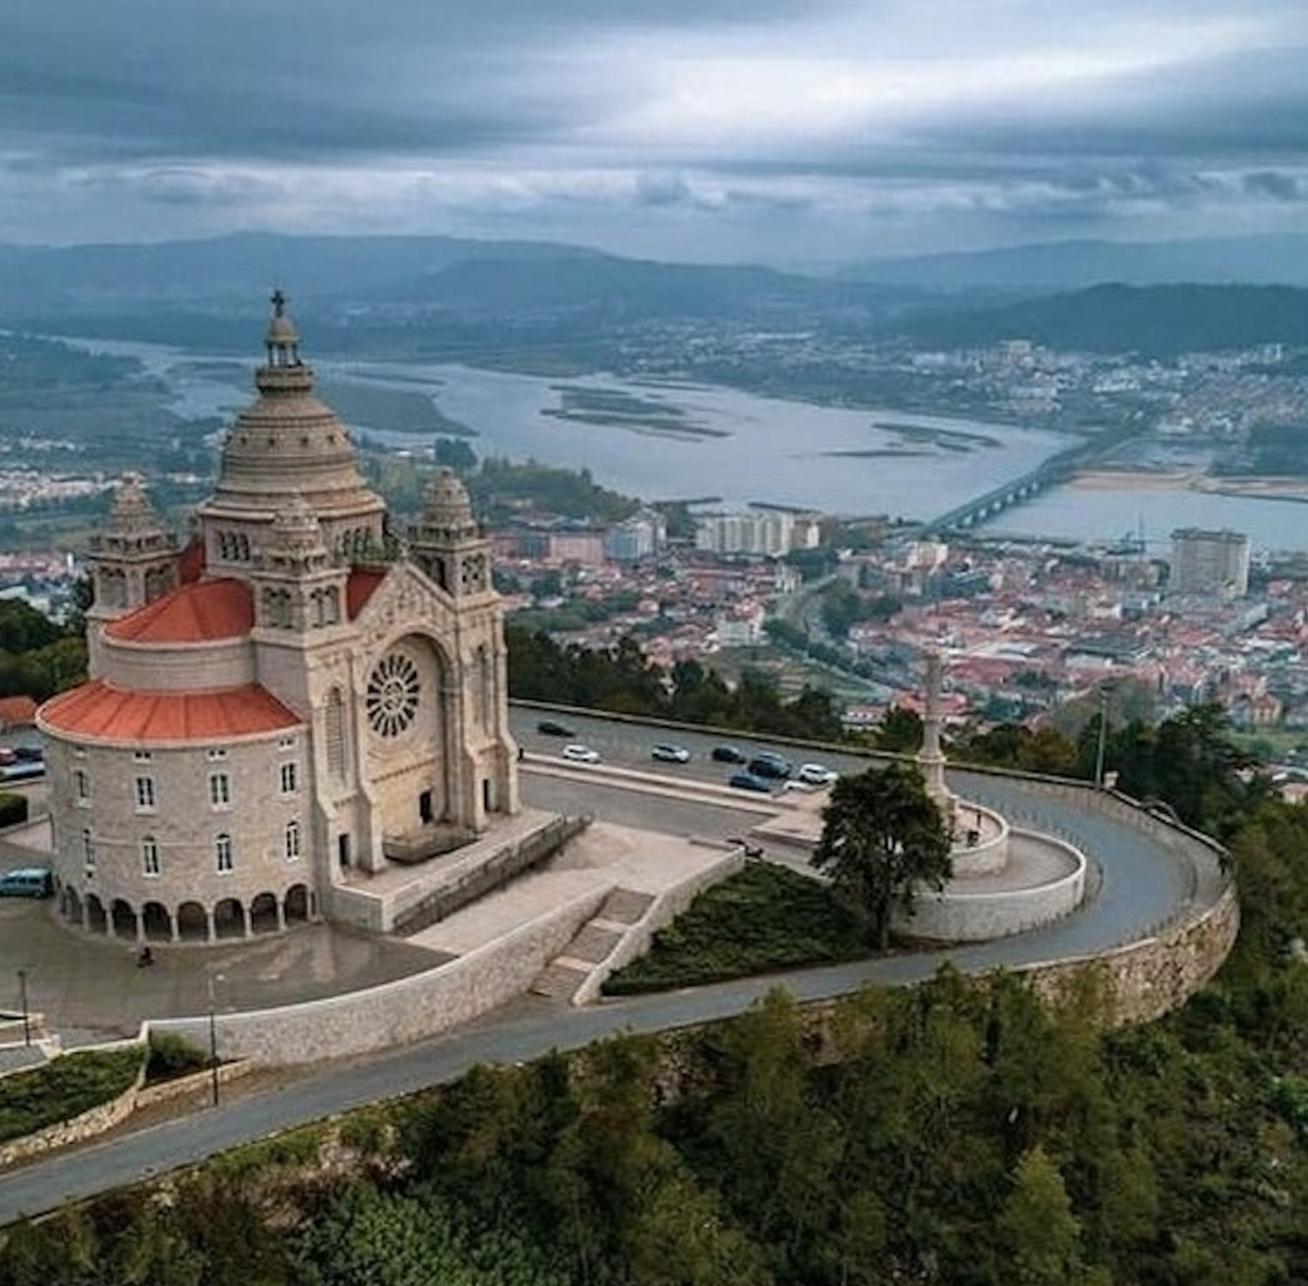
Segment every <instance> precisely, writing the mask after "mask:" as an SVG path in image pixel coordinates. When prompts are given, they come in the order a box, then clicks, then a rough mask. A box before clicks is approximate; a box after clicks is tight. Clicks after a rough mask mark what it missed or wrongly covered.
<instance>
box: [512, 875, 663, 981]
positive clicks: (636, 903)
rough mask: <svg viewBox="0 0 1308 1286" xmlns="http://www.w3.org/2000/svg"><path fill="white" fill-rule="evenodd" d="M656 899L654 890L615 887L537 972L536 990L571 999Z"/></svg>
mask: <svg viewBox="0 0 1308 1286" xmlns="http://www.w3.org/2000/svg"><path fill="white" fill-rule="evenodd" d="M653 901H654V896H653V894H651V893H636V892H634V891H633V890H631V889H614V890H613V892H612V893H610V894H609V895H608V897H607V898H606V899H605V900H604V905H603V906H601V907H600V909H599V910H598V911H597V912H596V913H595V915H593V916H592V917H591V918H590V919H589V920H587V921H586V923H585V924H583V925H582V926H581V928H580V929H578V930H577V932H576V933H575V934H574V935H573V937H572V941H571V942H569V943H568V945H567V946H566V947H564V948H563V950H562V951H561V952H559V954H558V955H557V956H555V957H554V959H553V960H551V961H550V963H549V964H548V965H546V966H545V968H544V969H543V970H542V971H541V972H540V973H539V974H538V975H537V977H536V981H535V982H533V983H532V984H531V990H532V992H533V993H535V994H536V995H538V996H548V997H550V998H551V999H552V1000H565V1001H570V1000H571V999H572V998H573V996H575V995H576V994H577V989H578V988H579V987H580V986H581V984H582V983H583V982H585V981H586V979H587V978H588V977H589V976H590V972H591V970H592V969H593V968H594V967H595V966H596V965H597V964H600V963H601V962H602V961H603V960H605V959H606V958H607V957H608V955H609V953H610V952H611V951H612V950H613V948H614V947H616V946H617V945H618V943H619V942H621V941H622V937H623V935H624V934H625V933H626V931H627V930H628V929H629V928H631V926H632V925H633V924H635V923H636V922H637V921H638V920H639V919H640V918H641V916H643V915H644V914H645V912H646V911H648V910H649V908H650V906H651V904H652V903H653Z"/></svg>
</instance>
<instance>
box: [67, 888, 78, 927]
mask: <svg viewBox="0 0 1308 1286" xmlns="http://www.w3.org/2000/svg"><path fill="white" fill-rule="evenodd" d="M64 918H65V919H67V920H68V921H69V922H70V923H71V924H81V923H82V899H81V898H80V897H78V896H77V890H76V889H75V888H73V887H72V885H65V886H64Z"/></svg>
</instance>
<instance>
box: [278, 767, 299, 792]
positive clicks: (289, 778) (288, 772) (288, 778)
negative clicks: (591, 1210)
mask: <svg viewBox="0 0 1308 1286" xmlns="http://www.w3.org/2000/svg"><path fill="white" fill-rule="evenodd" d="M281 781H282V794H283V795H294V794H295V792H296V791H297V790H299V788H300V768H299V765H298V764H294V763H284V764H282V766H281Z"/></svg>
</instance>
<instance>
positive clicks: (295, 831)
mask: <svg viewBox="0 0 1308 1286" xmlns="http://www.w3.org/2000/svg"><path fill="white" fill-rule="evenodd" d="M285 851H286V860H287V861H288V862H298V861H299V860H300V823H299V822H298V821H297V820H296V819H295V818H294V817H292V818H291V820H290V821H289V822H287V823H286V843H285Z"/></svg>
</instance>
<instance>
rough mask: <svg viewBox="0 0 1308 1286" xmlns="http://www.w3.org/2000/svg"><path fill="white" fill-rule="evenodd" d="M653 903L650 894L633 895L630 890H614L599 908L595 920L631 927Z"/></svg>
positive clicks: (652, 896)
mask: <svg viewBox="0 0 1308 1286" xmlns="http://www.w3.org/2000/svg"><path fill="white" fill-rule="evenodd" d="M653 901H654V895H653V894H652V893H635V892H633V891H632V890H631V889H614V890H613V892H612V893H610V894H609V896H608V899H607V900H606V901H605V903H604V905H603V906H602V907H600V909H599V914H598V915H596V917H595V918H596V919H597V920H609V921H615V922H616V923H618V924H625V925H632V924H635V923H636V921H637V920H639V919H640V918H641V916H643V915H644V914H645V912H646V911H648V910H649V908H650V904H651V903H652V902H653Z"/></svg>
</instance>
